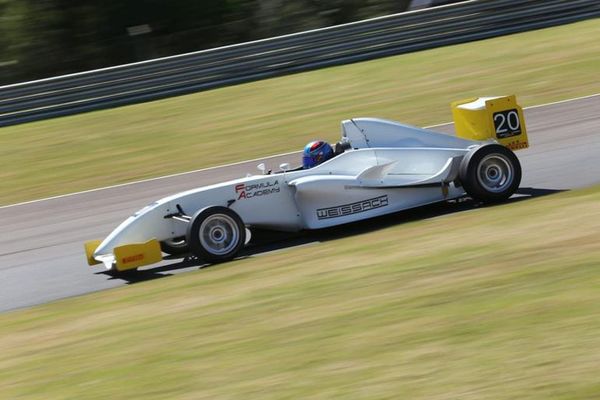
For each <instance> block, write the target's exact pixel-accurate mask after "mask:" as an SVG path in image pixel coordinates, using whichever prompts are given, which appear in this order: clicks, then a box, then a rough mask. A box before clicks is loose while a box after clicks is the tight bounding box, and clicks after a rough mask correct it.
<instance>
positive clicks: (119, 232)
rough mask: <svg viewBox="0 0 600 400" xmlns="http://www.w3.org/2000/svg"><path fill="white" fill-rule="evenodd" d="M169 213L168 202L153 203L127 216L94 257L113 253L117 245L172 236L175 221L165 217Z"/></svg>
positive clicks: (101, 244) (104, 241) (103, 242)
mask: <svg viewBox="0 0 600 400" xmlns="http://www.w3.org/2000/svg"><path fill="white" fill-rule="evenodd" d="M166 214H168V204H166V203H159V202H157V203H153V204H150V205H149V206H147V207H144V208H143V209H141V210H140V211H138V212H136V213H135V214H134V215H132V216H131V217H129V218H127V219H126V220H125V221H123V222H122V223H121V225H119V226H118V227H117V228H116V229H115V230H114V231H112V232H111V233H110V234H109V235H108V236H107V237H106V239H104V240H103V241H102V243H100V246H98V248H97V249H96V251H95V252H94V257H97V256H103V255H107V254H111V253H112V252H113V250H114V248H115V247H118V246H122V245H125V244H134V243H145V242H147V241H148V240H151V239H157V240H164V239H167V238H169V237H170V236H171V231H172V229H171V228H172V226H171V224H172V223H173V222H172V220H171V219H165V218H164V216H165V215H166Z"/></svg>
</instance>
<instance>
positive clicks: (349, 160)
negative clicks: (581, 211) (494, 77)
mask: <svg viewBox="0 0 600 400" xmlns="http://www.w3.org/2000/svg"><path fill="white" fill-rule="evenodd" d="M452 106H453V115H454V121H455V127H456V131H457V137H454V136H449V135H446V134H442V133H438V132H433V131H431V130H426V129H421V128H417V127H413V126H408V125H404V124H401V123H397V122H393V121H387V120H382V119H375V118H355V119H350V120H345V121H342V126H341V130H342V138H341V141H340V142H338V143H337V144H336V151H335V156H334V157H333V158H331V159H329V160H327V161H325V162H324V163H322V164H320V165H317V166H315V167H314V168H310V169H295V170H292V169H290V166H289V164H282V165H281V166H280V169H281V170H280V171H279V172H275V173H273V174H271V173H268V174H265V173H264V165H259V167H261V168H259V169H262V170H263V174H261V175H254V176H247V177H245V178H241V179H237V180H233V181H229V182H223V183H219V184H215V185H210V186H206V187H201V188H197V189H193V190H189V191H186V192H182V193H178V194H174V195H172V196H168V197H165V198H163V199H160V200H158V201H156V202H154V203H152V204H150V205H148V206H146V207H144V208H142V209H141V210H140V211H138V212H136V213H135V214H134V215H133V216H131V217H129V218H128V219H127V220H125V221H124V222H123V223H122V224H121V225H119V226H118V227H117V228H116V229H115V230H114V231H113V232H112V233H111V234H110V235H108V237H106V239H104V240H103V241H99V240H97V241H91V242H88V243H86V244H85V248H86V254H87V258H88V263H89V264H90V265H93V264H98V263H103V264H104V265H105V266H106V268H107V269H109V270H113V271H126V270H131V269H136V268H138V267H140V266H143V265H148V264H152V263H156V262H159V261H160V260H162V252H165V253H168V254H182V253H186V252H190V253H192V254H193V255H195V256H197V257H198V258H199V259H201V260H203V261H205V262H209V263H215V262H222V261H226V260H230V259H232V258H234V257H235V256H236V254H237V253H238V252H239V251H240V249H241V248H242V247H243V246H244V245H245V244H246V243H247V239H248V240H249V235H248V232H249V230H251V229H252V228H262V229H270V230H278V231H300V230H305V229H319V228H325V227H330V226H334V225H341V224H346V223H349V222H354V221H358V220H363V219H367V218H372V217H376V216H379V215H383V214H389V213H394V212H397V211H400V210H406V209H408V208H412V207H417V206H422V205H425V204H429V203H434V202H439V201H444V200H449V199H456V198H459V197H462V196H465V195H469V196H471V197H472V198H474V199H476V200H478V201H483V202H497V201H502V200H505V199H508V198H509V197H510V196H511V195H512V194H513V193H514V192H515V191H516V190H517V188H518V187H519V183H520V180H521V167H520V164H519V160H518V159H517V157H516V156H515V154H514V153H513V151H512V150H517V149H521V148H526V147H528V141H527V134H526V129H525V123H524V119H523V113H522V110H521V108H520V107H519V106H518V105H517V103H516V99H515V97H514V96H508V97H487V98H478V99H469V100H465V101H460V102H455V103H453V104H452ZM161 250H162V252H161Z"/></svg>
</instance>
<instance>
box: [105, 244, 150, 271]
mask: <svg viewBox="0 0 600 400" xmlns="http://www.w3.org/2000/svg"><path fill="white" fill-rule="evenodd" d="M113 253H114V255H115V262H116V268H117V271H126V270H129V269H134V268H138V267H141V266H144V265H148V264H154V263H157V262H160V261H162V253H161V251H160V243H159V242H158V240H156V239H152V240H149V241H147V242H146V243H134V244H126V245H123V246H118V247H115V248H114V250H113Z"/></svg>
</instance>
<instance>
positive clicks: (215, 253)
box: [186, 206, 246, 263]
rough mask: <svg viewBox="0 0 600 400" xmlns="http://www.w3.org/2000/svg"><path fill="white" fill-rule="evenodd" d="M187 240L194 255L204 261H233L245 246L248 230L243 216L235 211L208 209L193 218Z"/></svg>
mask: <svg viewBox="0 0 600 400" xmlns="http://www.w3.org/2000/svg"><path fill="white" fill-rule="evenodd" d="M186 241H187V243H188V246H189V248H190V251H191V252H192V254H194V255H195V256H197V257H198V258H199V259H201V260H203V261H207V262H210V263H219V262H224V261H229V260H231V259H233V258H234V257H235V256H236V254H237V253H238V252H239V251H240V249H241V248H242V247H243V246H244V243H245V242H246V227H245V226H244V223H243V222H242V219H241V218H240V217H239V215H237V214H236V213H235V212H234V211H232V210H231V209H229V208H227V207H221V206H213V207H206V208H204V209H202V210H200V211H198V212H197V213H196V214H195V215H194V216H193V217H192V220H191V221H190V224H189V225H188V230H187V234H186Z"/></svg>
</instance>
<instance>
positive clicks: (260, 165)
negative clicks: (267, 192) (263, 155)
mask: <svg viewBox="0 0 600 400" xmlns="http://www.w3.org/2000/svg"><path fill="white" fill-rule="evenodd" d="M256 168H258V170H259V171H260V172H262V174H263V175H264V174H265V170H266V169H267V167H265V163H260V164H258V165H257V166H256Z"/></svg>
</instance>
